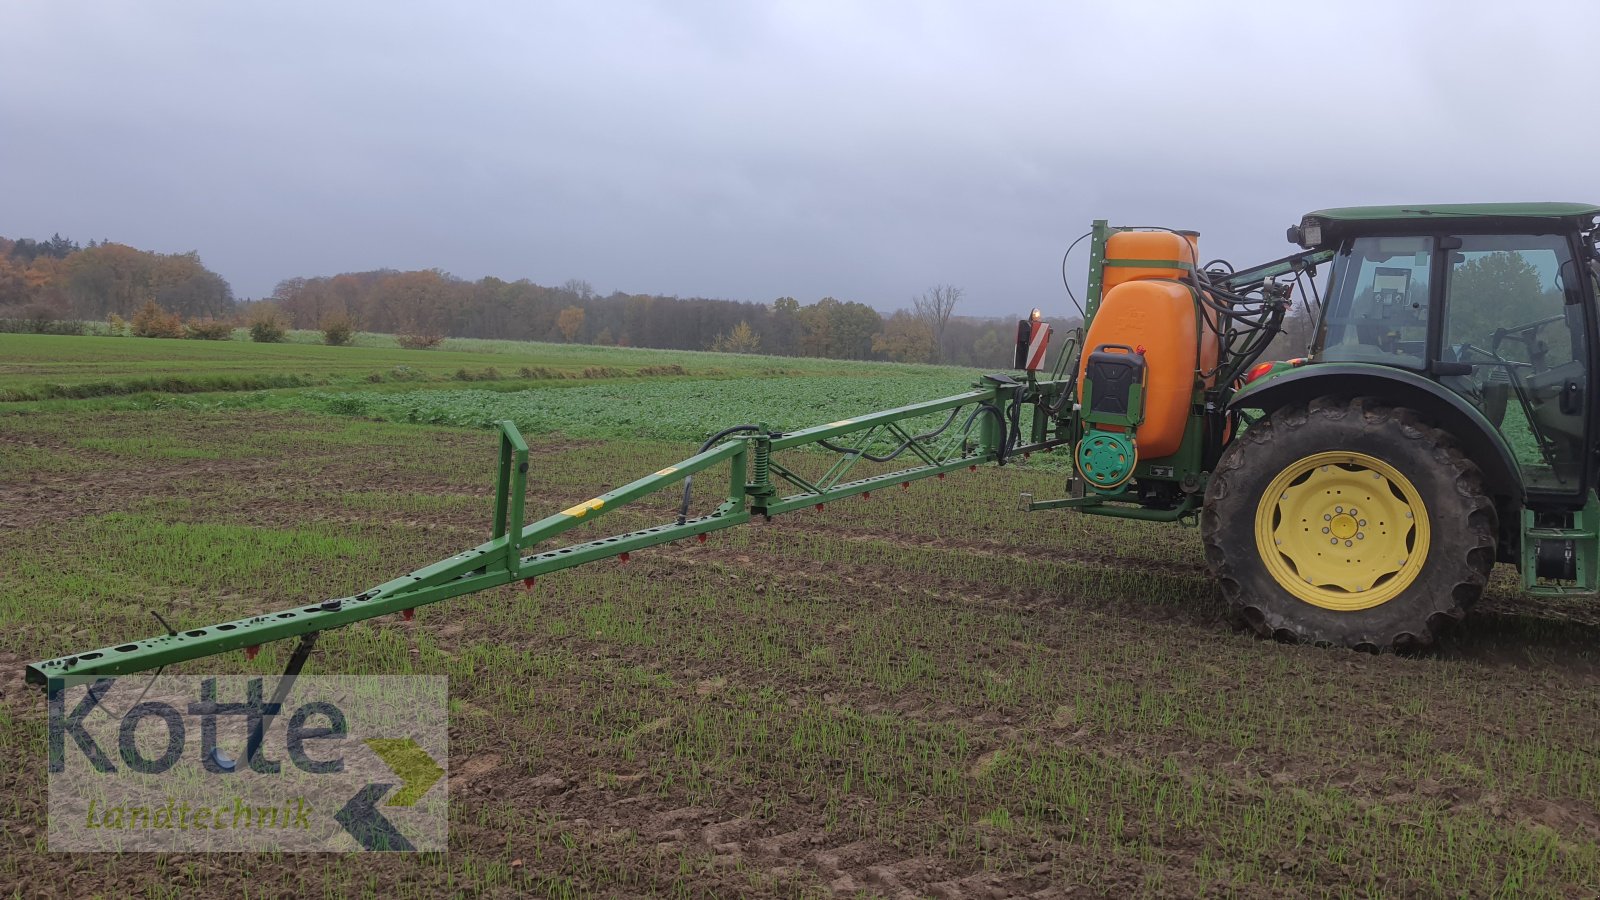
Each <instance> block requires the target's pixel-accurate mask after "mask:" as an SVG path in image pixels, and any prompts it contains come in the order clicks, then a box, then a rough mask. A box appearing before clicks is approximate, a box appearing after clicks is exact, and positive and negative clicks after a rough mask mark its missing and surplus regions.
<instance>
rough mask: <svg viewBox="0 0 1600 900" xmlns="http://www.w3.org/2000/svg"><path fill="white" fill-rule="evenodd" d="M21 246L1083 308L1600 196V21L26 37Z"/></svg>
mask: <svg viewBox="0 0 1600 900" xmlns="http://www.w3.org/2000/svg"><path fill="white" fill-rule="evenodd" d="M7 17H8V28H7V31H8V36H9V37H10V40H9V41H8V45H9V48H10V50H11V51H12V52H8V54H7V55H6V57H5V58H4V59H0V129H3V130H0V142H3V143H0V146H3V148H4V151H5V152H4V154H3V159H4V165H3V166H0V191H3V195H4V197H5V198H6V200H5V203H4V204H0V234H6V235H47V234H49V233H51V232H54V231H60V232H62V233H64V234H69V235H71V236H73V237H76V238H79V239H80V240H88V239H89V238H103V237H110V238H113V239H117V240H122V241H126V242H129V243H132V244H135V245H138V246H142V247H148V248H151V249H161V250H169V251H172V250H189V249H196V250H198V251H199V252H200V253H201V255H202V257H203V258H204V259H205V260H206V261H207V263H208V264H210V265H211V266H212V267H214V268H216V269H217V270H218V271H220V272H222V273H223V274H224V275H225V276H227V277H228V278H229V279H230V280H231V281H232V282H233V283H234V285H235V288H236V290H237V291H238V292H239V293H240V294H241V295H247V296H260V295H262V294H265V293H267V292H269V291H270V290H271V289H272V286H273V284H274V283H275V282H276V281H277V280H278V279H280V278H285V277H289V276H292V275H309V274H326V273H332V272H337V271H344V270H357V269H366V268H374V267H380V266H392V267H396V268H429V267H439V268H443V269H446V270H449V271H451V272H454V273H456V274H458V275H461V276H463V277H468V278H476V277H480V276H482V275H486V274H493V275H498V276H500V277H503V278H508V279H514V278H518V277H528V278H532V279H534V280H535V281H540V282H543V283H559V282H561V281H563V280H565V279H567V278H572V277H581V278H586V279H588V280H589V281H591V282H593V283H594V284H595V285H596V286H597V287H599V288H601V289H602V290H613V289H620V290H626V291H632V292H661V293H676V294H680V295H684V296H689V295H701V296H714V297H727V298H735V299H753V300H770V299H772V298H773V297H777V296H782V295H793V296H796V297H799V298H801V299H803V300H807V301H809V300H814V299H816V298H818V297H821V296H824V295H833V296H837V297H841V298H846V299H856V300H862V301H865V302H868V303H871V304H873V305H876V306H879V307H880V308H883V309H890V308H893V307H895V306H898V305H903V304H905V303H906V302H907V300H908V298H909V297H910V296H912V295H913V294H916V293H920V292H921V291H922V290H924V289H926V288H927V287H928V286H929V285H930V284H934V283H941V282H948V283H954V284H960V285H963V286H964V287H965V288H966V290H967V296H968V298H969V300H968V301H967V305H968V307H969V308H967V309H965V310H963V311H964V312H968V313H982V314H995V315H999V314H1005V313H1012V312H1017V311H1020V310H1025V309H1027V308H1028V307H1030V306H1033V305H1036V304H1037V305H1042V306H1044V307H1045V308H1046V309H1052V310H1064V309H1065V308H1066V305H1065V298H1064V296H1063V295H1062V292H1061V291H1060V288H1059V275H1058V265H1059V261H1060V259H1059V257H1060V253H1061V251H1062V250H1063V249H1064V248H1065V246H1066V244H1067V243H1068V242H1070V241H1071V240H1072V239H1073V238H1074V237H1076V236H1077V235H1078V234H1080V233H1082V232H1083V231H1084V230H1085V229H1086V228H1087V227H1088V224H1089V222H1090V220H1092V219H1094V218H1109V219H1112V220H1113V221H1115V222H1118V223H1125V224H1161V225H1169V226H1172V227H1183V228H1195V229H1198V230H1200V231H1201V232H1202V234H1203V235H1204V237H1203V241H1204V247H1203V249H1204V250H1205V252H1206V253H1207V255H1212V254H1216V255H1226V256H1228V257H1230V258H1232V259H1233V260H1234V261H1235V262H1238V263H1245V262H1249V261H1259V260H1263V259H1267V258H1271V257H1275V256H1278V255H1281V254H1282V253H1284V252H1287V251H1288V250H1289V249H1290V248H1289V247H1288V246H1287V245H1285V244H1283V243H1282V232H1283V227H1284V226H1285V225H1287V224H1289V223H1290V222H1293V221H1295V220H1296V219H1297V218H1298V216H1299V215H1300V214H1301V213H1302V212H1305V211H1306V210H1309V209H1314V208H1319V207H1325V206H1335V205H1352V204H1360V203H1370V202H1440V201H1450V200H1495V199H1580V200H1581V199H1588V198H1586V197H1585V196H1584V191H1585V190H1592V189H1590V188H1588V187H1587V186H1586V184H1585V182H1584V181H1583V180H1582V179H1581V178H1576V177H1574V174H1575V173H1578V172H1581V171H1583V168H1582V166H1583V165H1584V164H1585V163H1587V148H1588V147H1589V146H1591V145H1592V144H1593V142H1594V141H1593V139H1594V138H1595V136H1596V135H1595V134H1594V132H1595V130H1596V126H1595V125H1594V124H1593V122H1592V117H1589V116H1586V115H1583V114H1581V110H1579V109H1576V108H1574V107H1575V103H1574V100H1573V99H1572V98H1574V97H1575V96H1576V97H1581V96H1583V95H1584V91H1583V86H1584V85H1586V84H1587V83H1588V79H1589V77H1590V76H1589V72H1588V65H1587V60H1586V59H1584V58H1581V54H1574V53H1572V52H1570V49H1569V44H1570V36H1571V35H1573V34H1581V33H1588V32H1592V31H1593V30H1594V27H1595V25H1596V24H1597V23H1596V19H1597V18H1600V13H1597V11H1596V10H1594V9H1591V8H1590V7H1589V6H1588V5H1584V4H1576V3H1523V4H1519V5H1518V7H1517V8H1516V9H1515V10H1511V9H1508V8H1506V7H1504V6H1503V5H1488V4H1462V3H1453V4H1447V3H1417V4H1404V5H1401V4H1390V5H1384V4H1346V5H1341V6H1339V7H1338V8H1332V7H1326V6H1320V7H1312V6H1305V5H1302V4H1249V3H1236V4H1231V5H1221V6H1218V5H1216V4H1205V5H1199V4H1170V5H1166V6H1162V5H1150V4H1141V5H1139V6H1138V7H1137V8H1135V7H1119V6H1106V7H1089V6H1087V5H1081V4H1060V3H1006V4H987V5H974V4H961V3H944V4H938V3H910V2H898V3H896V2H890V3H861V4H845V3H825V2H824V3H801V2H797V3H776V4H765V3H763V4H749V3H683V2H667V0H661V2H646V0H633V2H620V3H606V4H592V3H580V2H547V3H537V4H526V3H507V4H476V5H472V4H452V5H449V6H440V7H428V6H424V5H420V4H414V3H394V2H385V3H377V2H349V3H341V4H332V5H329V4H313V3H298V4H296V3H288V4H272V5H265V6H258V5H239V4H218V5H214V6H196V5H193V4H185V3H176V2H149V3H142V4H136V5H135V4H126V5H104V6H97V7H96V8H95V11H94V14H93V15H86V14H84V13H83V12H82V11H81V10H77V9H74V8H72V7H70V6H63V5H59V4H57V5H44V4H34V5H23V6H18V7H15V8H13V9H11V10H8V12H7Z"/></svg>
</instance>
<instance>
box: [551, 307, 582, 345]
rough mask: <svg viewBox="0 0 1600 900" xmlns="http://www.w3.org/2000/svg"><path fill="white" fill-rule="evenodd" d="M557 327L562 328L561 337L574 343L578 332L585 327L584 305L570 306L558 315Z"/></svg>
mask: <svg viewBox="0 0 1600 900" xmlns="http://www.w3.org/2000/svg"><path fill="white" fill-rule="evenodd" d="M556 327H557V328H559V329H560V330H561V338H562V340H565V341H566V342H567V343H569V344H570V343H572V342H573V341H574V340H575V339H576V338H577V337H578V332H579V331H580V330H582V328H583V307H581V306H569V307H567V308H566V309H563V310H562V311H561V315H559V316H557V317H556Z"/></svg>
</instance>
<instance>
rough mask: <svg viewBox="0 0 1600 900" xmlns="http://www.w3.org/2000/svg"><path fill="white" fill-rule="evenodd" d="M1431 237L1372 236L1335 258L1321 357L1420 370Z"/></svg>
mask: <svg viewBox="0 0 1600 900" xmlns="http://www.w3.org/2000/svg"><path fill="white" fill-rule="evenodd" d="M1432 264H1433V238H1431V237H1370V238H1358V239H1356V240H1354V241H1351V242H1350V243H1348V244H1346V245H1345V246H1344V247H1343V248H1342V249H1341V250H1340V252H1339V255H1338V256H1337V257H1335V259H1334V269H1333V283H1332V285H1330V296H1329V297H1328V309H1327V315H1326V316H1325V317H1324V318H1323V328H1324V332H1323V335H1322V350H1321V354H1320V358H1321V359H1323V360H1325V361H1330V362H1331V361H1338V362H1375V363H1383V364H1385V365H1390V366H1402V367H1405V368H1410V369H1421V368H1423V367H1424V366H1425V365H1426V359H1427V343H1428V274H1429V271H1430V267H1431V266H1432Z"/></svg>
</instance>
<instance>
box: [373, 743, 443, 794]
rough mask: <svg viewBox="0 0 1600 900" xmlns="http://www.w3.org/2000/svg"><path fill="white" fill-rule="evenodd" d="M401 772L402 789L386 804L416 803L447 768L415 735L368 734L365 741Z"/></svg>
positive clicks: (397, 773)
mask: <svg viewBox="0 0 1600 900" xmlns="http://www.w3.org/2000/svg"><path fill="white" fill-rule="evenodd" d="M364 743H365V744H366V745H367V746H368V747H371V748H372V752H373V753H376V754H378V758H379V759H381V760H383V764H384V765H386V766H388V767H389V768H390V769H392V770H394V773H395V774H396V775H399V776H400V790H398V791H396V792H395V795H394V796H393V797H391V798H390V799H389V802H388V803H385V804H384V806H415V805H416V803H417V801H418V800H420V799H422V795H423V794H426V793H427V792H428V788H431V787H433V783H434V782H435V781H438V780H439V779H440V778H441V777H443V775H444V770H443V769H441V768H439V764H438V763H436V762H434V761H433V757H431V756H429V755H428V753H427V751H425V750H423V749H422V748H421V747H418V746H417V742H416V741H413V740H412V739H411V738H368V739H367V740H366V741H365V742H364Z"/></svg>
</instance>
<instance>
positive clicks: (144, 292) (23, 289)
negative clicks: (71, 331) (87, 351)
mask: <svg viewBox="0 0 1600 900" xmlns="http://www.w3.org/2000/svg"><path fill="white" fill-rule="evenodd" d="M149 302H154V303H156V304H157V305H158V306H160V307H161V308H162V309H165V310H166V311H167V312H169V313H172V314H175V315H178V316H180V317H182V318H185V319H205V320H209V319H217V320H221V319H231V318H232V317H233V316H234V314H235V312H236V304H235V302H234V298H233V289H232V288H231V287H229V285H228V282H227V280H226V279H224V278H223V277H222V276H221V275H218V274H217V273H215V272H213V271H211V270H210V269H207V268H206V267H205V265H204V264H202V263H201V262H200V256H199V254H197V253H152V252H149V251H147V250H136V249H134V248H133V247H129V246H127V245H126V244H118V243H113V242H111V241H99V242H97V241H90V242H89V244H88V246H82V247H81V246H79V245H78V243H77V242H76V241H72V240H69V239H67V238H64V237H62V236H61V235H59V234H57V235H54V236H52V237H51V238H49V239H48V240H37V241H36V240H32V239H29V238H22V239H20V240H9V239H7V238H0V319H26V320H34V321H54V320H72V319H79V320H103V319H107V318H109V317H111V316H113V315H115V316H118V317H121V318H124V319H129V318H132V317H133V315H134V314H135V313H136V312H138V311H139V309H140V308H141V307H143V306H144V305H145V304H146V303H149Z"/></svg>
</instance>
